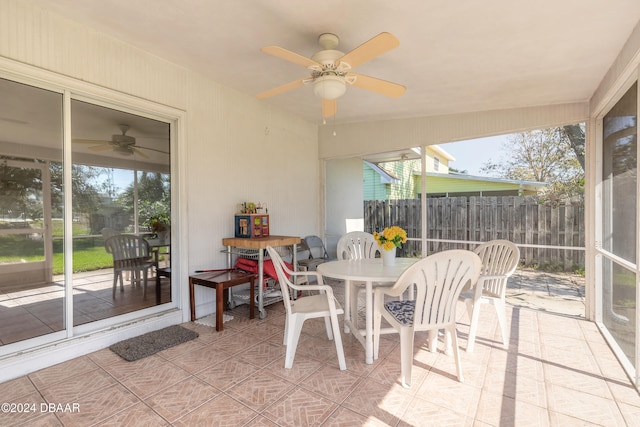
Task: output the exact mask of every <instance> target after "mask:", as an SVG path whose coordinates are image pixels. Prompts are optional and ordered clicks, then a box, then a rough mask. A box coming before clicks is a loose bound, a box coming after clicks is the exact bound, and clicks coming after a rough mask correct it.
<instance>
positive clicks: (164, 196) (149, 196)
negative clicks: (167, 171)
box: [118, 172, 171, 225]
mask: <svg viewBox="0 0 640 427" xmlns="http://www.w3.org/2000/svg"><path fill="white" fill-rule="evenodd" d="M136 189H137V194H138V218H140V220H141V221H142V223H143V224H145V225H149V224H147V222H148V220H149V218H152V217H153V218H159V217H161V218H163V219H164V220H165V222H167V223H168V221H169V218H170V217H171V192H170V182H169V176H168V175H164V174H161V173H157V172H141V173H140V175H139V179H138V185H137V188H136ZM133 201H134V185H133V184H131V185H130V186H129V187H127V188H126V189H125V190H124V191H123V192H122V194H121V195H120V197H119V198H118V203H119V204H120V205H122V206H126V210H127V212H128V213H129V214H131V215H133V207H134V203H133Z"/></svg>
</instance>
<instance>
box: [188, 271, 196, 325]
mask: <svg viewBox="0 0 640 427" xmlns="http://www.w3.org/2000/svg"><path fill="white" fill-rule="evenodd" d="M189 303H190V305H191V321H192V322H193V321H194V320H196V298H195V296H194V295H193V279H192V278H189Z"/></svg>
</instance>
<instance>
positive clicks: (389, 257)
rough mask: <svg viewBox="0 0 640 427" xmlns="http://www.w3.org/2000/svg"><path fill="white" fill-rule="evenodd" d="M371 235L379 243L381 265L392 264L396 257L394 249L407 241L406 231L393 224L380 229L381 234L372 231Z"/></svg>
mask: <svg viewBox="0 0 640 427" xmlns="http://www.w3.org/2000/svg"><path fill="white" fill-rule="evenodd" d="M373 237H374V239H376V241H377V242H378V245H380V248H381V251H380V256H381V257H382V264H383V265H394V264H395V259H396V249H397V248H402V244H403V243H405V242H406V241H407V232H406V231H405V230H404V229H402V228H401V227H398V226H397V225H394V226H392V227H387V228H385V229H384V230H383V231H382V234H378V232H376V231H374V232H373Z"/></svg>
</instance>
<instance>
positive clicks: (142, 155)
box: [131, 147, 149, 159]
mask: <svg viewBox="0 0 640 427" xmlns="http://www.w3.org/2000/svg"><path fill="white" fill-rule="evenodd" d="M131 150H132V151H133V152H134V154H137V155H138V156H140V157H144V158H145V159H148V158H149V156H147V155H146V154H144V153H143V152H142V151H140V150H138V149H137V148H136V147H132V148H131Z"/></svg>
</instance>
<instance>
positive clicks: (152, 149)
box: [136, 146, 169, 154]
mask: <svg viewBox="0 0 640 427" xmlns="http://www.w3.org/2000/svg"><path fill="white" fill-rule="evenodd" d="M136 148H137V149H138V150H149V151H155V152H156V153H162V154H169V152H168V151H164V150H158V149H157V148H151V147H142V146H136Z"/></svg>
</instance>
